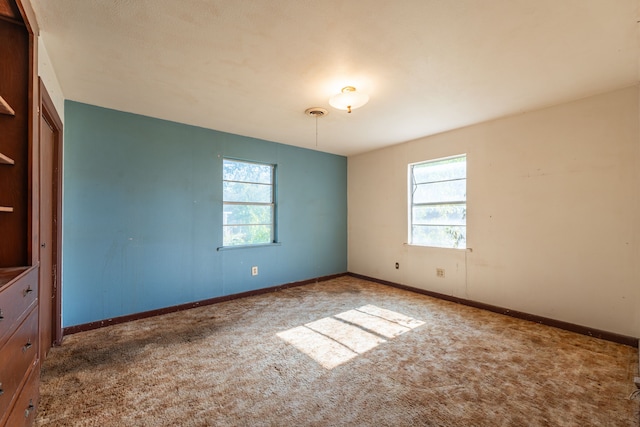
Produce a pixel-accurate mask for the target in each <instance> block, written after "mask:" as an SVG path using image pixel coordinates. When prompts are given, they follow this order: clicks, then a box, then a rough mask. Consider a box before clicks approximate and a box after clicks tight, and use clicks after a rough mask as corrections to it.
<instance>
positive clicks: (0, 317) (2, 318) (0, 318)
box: [0, 308, 4, 322]
mask: <svg viewBox="0 0 640 427" xmlns="http://www.w3.org/2000/svg"><path fill="white" fill-rule="evenodd" d="M3 320H4V313H2V309H1V308H0V322H2V321H3Z"/></svg>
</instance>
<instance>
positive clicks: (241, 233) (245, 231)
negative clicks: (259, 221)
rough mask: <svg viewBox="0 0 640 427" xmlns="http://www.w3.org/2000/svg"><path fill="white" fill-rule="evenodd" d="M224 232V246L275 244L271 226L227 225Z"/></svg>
mask: <svg viewBox="0 0 640 427" xmlns="http://www.w3.org/2000/svg"><path fill="white" fill-rule="evenodd" d="M222 230H223V233H222V234H223V238H222V239H223V240H222V243H223V245H224V246H233V245H258V244H262V243H271V242H273V237H272V236H273V227H272V226H271V225H225V226H223V228H222Z"/></svg>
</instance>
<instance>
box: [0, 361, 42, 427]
mask: <svg viewBox="0 0 640 427" xmlns="http://www.w3.org/2000/svg"><path fill="white" fill-rule="evenodd" d="M39 384H40V365H39V364H36V365H35V366H34V367H33V369H32V370H31V374H30V375H29V379H28V380H27V382H26V383H25V385H24V387H23V388H22V391H21V392H20V396H18V399H17V400H16V404H15V405H14V406H13V410H12V411H11V413H10V414H9V419H8V420H7V423H6V424H5V426H6V427H23V426H24V427H26V426H31V425H33V422H34V420H35V419H36V411H37V410H38V400H39V396H40V394H39V392H38V388H39Z"/></svg>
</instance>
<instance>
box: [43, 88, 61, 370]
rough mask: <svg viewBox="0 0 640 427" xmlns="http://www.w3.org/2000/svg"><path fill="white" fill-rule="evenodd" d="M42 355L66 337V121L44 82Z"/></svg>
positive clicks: (44, 355)
mask: <svg viewBox="0 0 640 427" xmlns="http://www.w3.org/2000/svg"><path fill="white" fill-rule="evenodd" d="M40 98H41V102H40V295H39V296H40V301H39V305H40V357H41V358H42V359H44V358H45V357H46V355H47V353H48V351H49V349H50V348H51V346H52V345H53V344H56V343H60V342H61V340H62V327H61V307H60V297H61V292H60V291H61V289H60V261H61V238H60V237H61V234H60V231H61V227H60V220H61V217H60V213H61V203H62V200H61V197H60V196H61V191H60V190H61V182H62V179H61V172H62V171H61V153H62V151H61V149H62V123H61V122H60V119H59V118H58V115H57V113H56V111H55V107H54V105H53V102H52V101H51V99H50V98H49V95H48V94H47V92H46V89H45V88H44V85H43V84H42V83H41V84H40Z"/></svg>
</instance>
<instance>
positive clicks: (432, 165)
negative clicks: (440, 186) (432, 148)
mask: <svg viewBox="0 0 640 427" xmlns="http://www.w3.org/2000/svg"><path fill="white" fill-rule="evenodd" d="M412 168H413V180H414V182H415V183H416V184H421V183H425V182H433V181H444V180H449V179H459V178H466V176H467V158H466V156H465V157H455V158H452V159H445V160H440V161H437V162H428V163H421V164H418V165H413V167H412Z"/></svg>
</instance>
